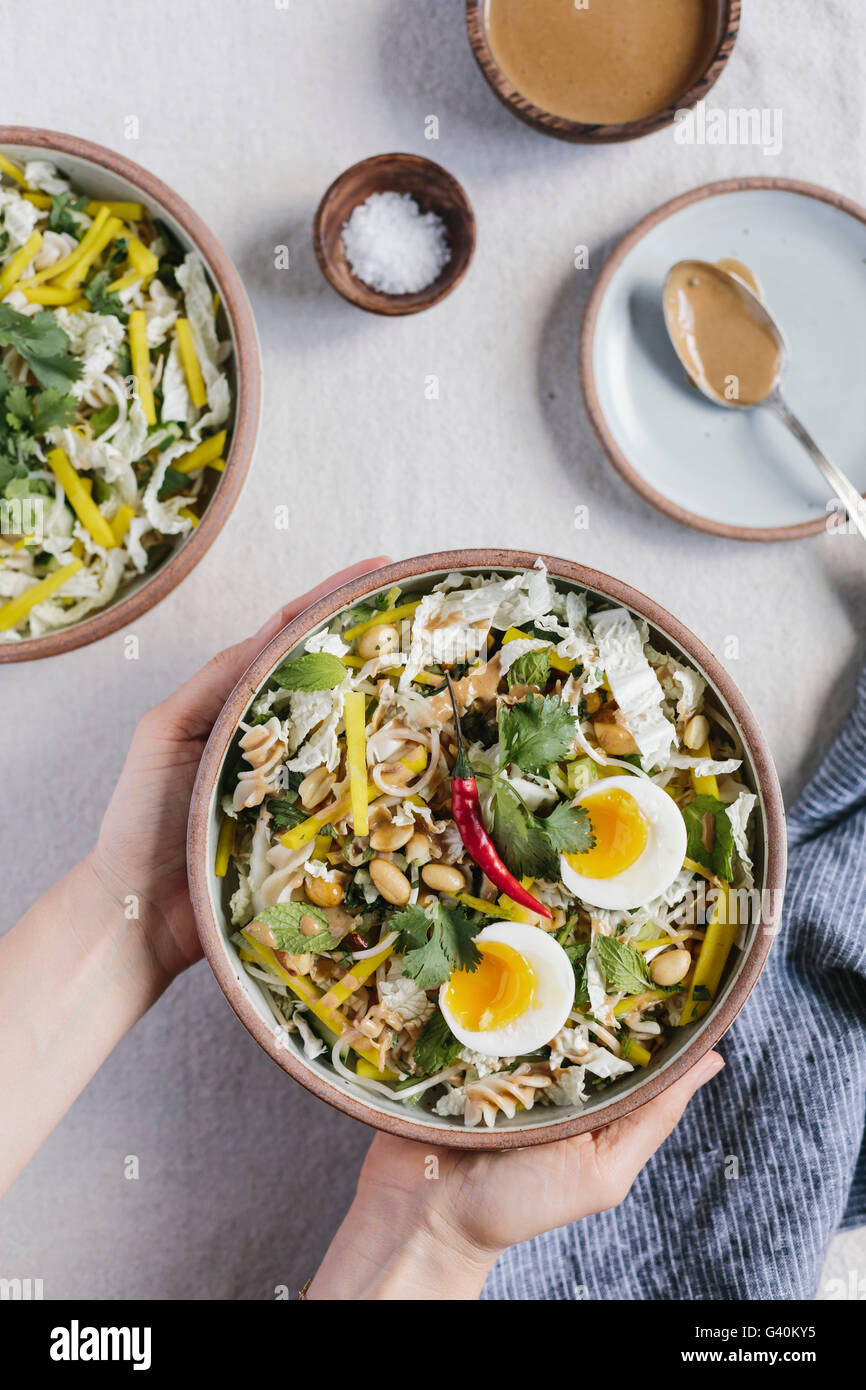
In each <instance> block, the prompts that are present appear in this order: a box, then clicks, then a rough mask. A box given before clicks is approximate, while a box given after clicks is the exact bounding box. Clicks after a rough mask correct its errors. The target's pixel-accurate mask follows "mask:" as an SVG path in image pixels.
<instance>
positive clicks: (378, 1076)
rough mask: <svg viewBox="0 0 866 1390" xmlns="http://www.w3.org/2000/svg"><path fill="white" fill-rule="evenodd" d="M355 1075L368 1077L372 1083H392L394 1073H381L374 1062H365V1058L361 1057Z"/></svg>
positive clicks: (356, 1064) (356, 1065)
mask: <svg viewBox="0 0 866 1390" xmlns="http://www.w3.org/2000/svg"><path fill="white" fill-rule="evenodd" d="M355 1073H356V1075H357V1076H367V1077H369V1078H370V1080H371V1081H391V1080H393V1073H392V1072H389V1071H379V1068H378V1067H374V1066H373V1063H372V1062H365V1061H364V1058H363V1057H359V1058H358V1060H357V1062H356V1063H355Z"/></svg>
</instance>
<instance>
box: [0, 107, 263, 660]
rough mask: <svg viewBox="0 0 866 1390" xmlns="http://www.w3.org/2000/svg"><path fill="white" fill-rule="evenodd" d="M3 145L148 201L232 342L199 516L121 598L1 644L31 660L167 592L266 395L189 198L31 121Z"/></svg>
mask: <svg viewBox="0 0 866 1390" xmlns="http://www.w3.org/2000/svg"><path fill="white" fill-rule="evenodd" d="M0 150H5V151H6V152H7V153H8V154H9V155H11V156H12V158H13V159H14V158H18V159H19V160H25V159H48V160H51V162H52V163H54V164H57V165H58V167H59V168H61V169H62V170H64V171H65V172H66V173H67V174H69V176H70V177H71V179H72V181H73V183H75V184H76V185H77V186H78V187H79V188H81V189H82V190H83V191H84V192H88V193H90V195H91V196H92V197H96V198H118V199H123V200H127V199H128V200H132V201H134V202H141V203H144V204H145V206H146V207H147V208H148V209H149V210H150V212H151V213H152V214H153V215H154V216H155V217H158V218H160V219H161V220H162V221H164V222H165V223H166V224H167V225H168V226H169V227H170V228H171V229H172V231H173V232H174V234H175V236H176V237H177V238H178V240H179V241H180V243H181V244H182V246H183V247H184V248H185V249H188V250H194V251H197V252H198V253H199V255H200V256H201V258H202V260H203V261H204V263H205V266H206V268H207V272H208V276H209V278H210V280H211V283H212V284H213V286H214V288H215V289H216V291H217V293H218V294H219V297H220V311H219V315H220V317H219V324H220V336H221V337H226V336H227V337H228V338H230V340H231V343H232V358H231V363H230V367H229V372H230V376H231V378H232V397H233V400H232V414H231V416H230V422H231V423H230V428H231V441H230V444H229V448H228V451H227V453H226V466H225V470H224V472H223V473H221V474H219V481H218V482H217V483H216V485H215V487H214V490H213V493H212V495H211V496H210V497H209V500H208V503H207V506H206V507H205V509H204V511H203V513H202V517H201V520H200V522H199V524H198V526H197V527H196V528H195V530H194V531H191V532H190V533H189V535H188V536H186V537H184V538H183V539H182V540H181V541H180V543H179V544H178V545H176V546H175V548H174V549H173V550H172V552H171V554H170V555H169V556H168V558H167V559H166V560H165V561H164V562H163V563H162V564H161V565H160V566H159V568H158V569H155V570H153V571H152V573H150V574H146V575H143V576H142V577H140V578H139V579H138V580H137V581H135V582H134V583H132V584H130V585H129V587H128V588H126V589H124V590H123V591H122V593H121V596H120V598H118V599H116V600H115V601H114V602H112V603H109V604H108V606H107V607H105V608H99V609H97V610H96V612H94V613H91V614H89V615H88V616H87V617H86V618H83V619H82V620H81V622H80V623H74V624H73V625H72V626H71V627H63V628H58V629H57V630H56V631H54V632H47V633H45V635H44V636H42V637H24V638H22V639H21V641H20V642H4V643H0V665H2V664H3V663H4V662H8V661H34V660H36V658H38V657H45V656H57V655H59V654H60V653H62V652H69V651H73V650H74V649H75V648H76V647H84V646H87V645H88V644H89V643H90V642H97V641H99V640H100V638H102V637H107V636H108V635H109V633H112V632H116V631H117V629H118V628H121V627H126V626H128V625H129V624H130V623H133V622H137V621H138V619H139V618H141V617H142V615H143V614H144V613H147V612H148V611H149V610H150V609H151V608H153V607H154V605H155V604H157V603H159V602H160V600H161V599H163V598H165V597H166V595H167V594H170V593H171V591H172V589H174V588H175V587H176V586H177V585H178V584H179V583H180V581H181V580H182V579H184V578H185V577H186V575H188V574H189V573H190V571H191V570H192V569H193V568H194V567H195V566H196V565H197V564H198V562H199V560H200V559H201V558H202V556H203V555H204V554H205V552H206V551H207V550H208V549H209V548H210V546H211V545H213V543H214V541H215V540H216V538H217V536H218V535H219V533H220V531H221V530H222V528H223V527H224V526H225V524H226V522H227V521H228V519H229V516H230V515H231V511H232V508H233V507H234V505H235V503H236V502H237V500H238V497H239V496H240V493H241V489H242V487H243V485H244V481H245V479H246V476H247V472H248V470H249V467H250V464H251V463H252V458H253V449H254V447H255V442H256V435H257V433H258V428H259V414H260V411H261V399H262V365H261V358H260V355H259V340H258V336H257V334H256V327H255V323H254V321H253V314H252V310H251V308H250V303H249V300H248V299H247V296H246V291H245V290H244V287H243V285H242V284H241V280H240V276H239V275H238V273H237V271H236V270H235V268H234V266H233V265H232V263H231V261H230V260H229V258H228V256H227V255H226V253H225V251H224V250H223V248H222V246H221V245H220V243H219V242H218V241H217V239H216V237H215V236H214V234H213V232H212V231H210V229H209V228H208V227H207V226H206V225H205V223H204V222H203V221H202V220H201V218H200V217H199V216H198V214H197V213H195V212H193V210H192V208H191V207H190V206H189V204H188V203H185V202H184V200H183V198H181V197H179V196H178V194H177V193H175V192H174V190H173V189H171V188H169V187H168V185H167V184H164V183H163V182H162V180H161V179H158V178H156V177H155V175H153V174H151V173H149V172H148V171H147V170H146V169H143V168H142V167H141V165H140V164H135V163H133V161H132V160H131V159H127V158H126V156H125V155H122V154H117V153H115V151H114V150H109V149H106V148H105V146H103V145H95V144H94V143H93V141H92V140H82V139H79V137H78V136H76V135H64V134H61V133H60V132H59V131H55V130H38V129H34V128H31V127H29V126H0Z"/></svg>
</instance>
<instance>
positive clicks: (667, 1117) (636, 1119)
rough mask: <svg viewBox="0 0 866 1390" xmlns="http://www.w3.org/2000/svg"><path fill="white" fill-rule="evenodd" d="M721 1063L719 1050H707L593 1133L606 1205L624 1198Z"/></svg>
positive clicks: (720, 1066)
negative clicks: (650, 1097) (656, 1092)
mask: <svg viewBox="0 0 866 1390" xmlns="http://www.w3.org/2000/svg"><path fill="white" fill-rule="evenodd" d="M724 1065H725V1063H724V1060H723V1058H722V1057H721V1056H720V1055H719V1053H718V1052H708V1053H707V1054H706V1056H705V1057H702V1058H701V1059H700V1061H699V1062H696V1063H695V1065H694V1066H693V1067H691V1068H690V1069H689V1071H687V1072H686V1074H685V1076H681V1077H680V1079H679V1081H675V1082H674V1084H673V1086H669V1087H668V1089H667V1090H666V1091H663V1092H662V1094H661V1095H660V1096H656V1097H655V1098H654V1099H653V1100H651V1101H648V1102H647V1104H646V1105H643V1106H641V1108H640V1109H639V1110H636V1111H635V1112H634V1114H632V1115H626V1117H625V1118H624V1119H622V1120H615V1121H614V1123H613V1124H612V1125H608V1127H607V1128H606V1129H604V1130H601V1131H600V1132H599V1133H598V1134H597V1135H596V1136H595V1138H596V1162H597V1164H598V1167H599V1170H600V1175H601V1176H602V1177H603V1178H604V1179H605V1180H606V1181H607V1183H608V1184H609V1185H610V1187H611V1189H612V1201H611V1202H609V1205H615V1203H616V1202H621V1201H622V1200H623V1198H624V1197H625V1195H626V1193H627V1192H628V1190H629V1188H630V1187H631V1185H632V1183H633V1182H634V1180H635V1178H636V1177H637V1175H638V1173H639V1172H640V1170H641V1168H643V1166H644V1164H645V1163H647V1162H648V1161H649V1159H650V1158H652V1155H653V1154H654V1153H655V1151H656V1149H657V1148H659V1147H660V1145H661V1144H663V1143H664V1141H665V1140H666V1139H667V1137H668V1135H669V1134H670V1133H671V1131H672V1130H673V1129H674V1128H675V1127H676V1125H677V1124H678V1123H679V1120H680V1119H681V1117H682V1114H683V1111H684V1110H685V1108H686V1106H687V1105H688V1103H689V1101H690V1100H691V1098H692V1096H693V1095H694V1094H695V1092H696V1091H698V1090H699V1089H700V1088H701V1086H703V1085H705V1084H706V1082H707V1081H709V1080H710V1079H711V1078H712V1077H714V1076H716V1075H717V1073H718V1072H720V1071H721V1069H722V1067H723V1066H724Z"/></svg>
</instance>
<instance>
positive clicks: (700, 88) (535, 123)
mask: <svg viewBox="0 0 866 1390" xmlns="http://www.w3.org/2000/svg"><path fill="white" fill-rule="evenodd" d="M487 3H488V0H466V29H467V32H468V35H469V43H470V46H471V48H472V52H473V54H474V56H475V61H476V62H477V64H478V66H479V67H480V69H481V71H482V73H483V74H484V77H485V79H486V80H487V83H488V85H489V86H490V87H491V88H492V89H493V91H494V92H495V94H496V96H497V97H498V98H499V100H500V101H501V102H502V103H503V105H504V106H507V107H508V109H509V111H511V112H512V113H513V115H515V116H517V117H518V119H519V120H521V121H523V122H525V124H526V125H529V126H532V128H533V130H540V131H541V132H542V133H543V134H544V135H552V136H554V138H555V139H557V140H570V141H573V142H574V143H576V144H593V143H596V144H612V143H614V142H616V141H620V140H637V139H639V138H640V137H641V136H643V135H652V134H653V132H654V131H657V130H663V129H664V127H665V126H669V125H672V124H673V122H674V119H675V117H676V113H677V111H686V110H691V109H692V108H693V107H695V106H697V104H698V102H699V101H702V100H703V99H704V97H706V95H707V93H708V92H709V91H710V90H711V88H713V87H714V86H715V84H716V82H717V81H718V80H719V78H720V77H721V75H722V72H723V71H724V69H725V67H726V66H727V63H728V59H729V58H730V56H731V54H732V53H733V51H734V45H735V44H736V42H737V36H738V34H739V32H740V17H741V13H742V8H743V6H742V0H718V3H719V5H720V7H721V8H720V15H719V37H718V39H717V41H716V43H715V44H714V45H713V48H712V51H711V53H710V55H709V58H708V59H707V63H706V66H705V67H704V69H703V72H702V74H701V75H700V76H699V77H698V78H696V79H695V81H694V82H693V83H692V85H691V86H690V87H688V88H687V89H686V91H685V92H683V94H682V96H680V97H679V98H678V99H677V100H676V101H675V102H672V103H670V104H669V105H668V106H663V107H662V109H661V110H660V111H656V112H655V113H653V114H652V115H649V116H642V117H641V118H640V119H639V120H636V121H613V122H608V123H602V122H587V121H575V120H572V119H571V118H570V117H568V116H557V115H555V114H554V113H553V112H552V111H545V110H544V109H543V108H542V107H540V106H536V105H535V104H534V103H533V102H531V101H529V100H528V99H527V98H526V97H525V96H523V94H522V93H521V92H520V91H518V89H517V88H516V87H515V86H514V83H513V82H512V81H511V79H510V78H509V77H507V76H506V74H505V72H504V71H503V69H502V68H501V67H500V66H499V64H498V62H497V61H496V59H495V57H494V56H493V50H492V49H491V47H490V44H489V43H488V41H487V33H486V24H485V20H484V12H485V9H486V7H487Z"/></svg>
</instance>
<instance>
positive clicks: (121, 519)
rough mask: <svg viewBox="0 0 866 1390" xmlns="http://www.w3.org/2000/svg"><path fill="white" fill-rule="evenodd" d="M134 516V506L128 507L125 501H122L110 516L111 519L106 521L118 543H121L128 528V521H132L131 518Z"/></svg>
mask: <svg viewBox="0 0 866 1390" xmlns="http://www.w3.org/2000/svg"><path fill="white" fill-rule="evenodd" d="M134 516H135V508H134V507H128V506H127V505H126V503H125V502H123V503H121V505H120V506H119V507H118V509H117V511H116V512H115V513H114V516H113V517H112V518H111V521H110V522H109V523H108V524H109V526H110V527H111V530H112V532H113V534H114V539H115V540H116V541H117V544H118V545H120V544H121V542H122V540H123V538H124V536H125V535H126V533H127V531H128V530H129V523H130V522H131V521H132V518H133V517H134Z"/></svg>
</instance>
